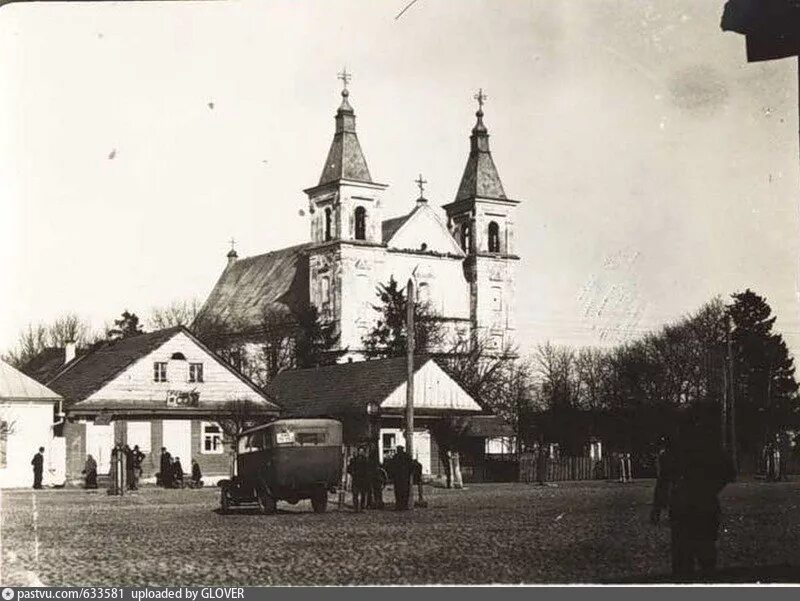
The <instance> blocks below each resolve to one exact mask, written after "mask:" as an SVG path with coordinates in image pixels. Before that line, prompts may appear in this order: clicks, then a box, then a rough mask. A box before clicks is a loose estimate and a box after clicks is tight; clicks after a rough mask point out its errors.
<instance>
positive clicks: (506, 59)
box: [0, 0, 800, 355]
mask: <svg viewBox="0 0 800 601" xmlns="http://www.w3.org/2000/svg"><path fill="white" fill-rule="evenodd" d="M406 4H407V0H384V1H381V2H374V1H369V0H364V1H350V0H346V1H345V0H316V1H312V0H292V1H288V0H287V1H270V2H267V1H265V0H241V1H218V2H142V3H138V2H132V3H131V2H124V3H116V2H101V3H74V4H60V3H43V4H38V3H33V4H22V5H20V4H11V5H6V6H4V7H2V9H0V286H1V287H2V290H1V291H0V349H6V348H9V347H10V346H12V345H13V344H14V342H15V340H16V338H17V334H18V332H19V330H20V329H21V328H23V327H25V326H26V324H28V323H39V322H45V321H49V320H52V319H53V318H55V317H57V316H58V315H61V314H63V313H66V312H74V313H77V314H78V315H80V316H81V317H83V318H85V319H87V320H90V321H91V322H92V323H93V324H94V326H95V327H98V328H100V327H102V325H103V324H104V323H108V322H110V321H111V320H112V319H114V318H115V317H117V316H118V315H119V314H120V313H121V312H122V311H123V310H124V309H127V310H130V311H135V312H136V313H138V314H139V315H140V316H141V317H146V316H147V315H148V314H149V312H150V311H151V310H152V308H153V307H156V306H164V305H167V304H169V303H170V302H172V301H175V300H182V299H192V298H196V299H199V300H200V301H202V300H204V299H205V298H206V296H207V294H208V293H209V292H210V290H211V288H212V287H213V285H214V283H215V282H216V280H217V278H218V277H219V275H220V273H221V271H222V269H223V268H224V265H225V260H226V259H225V254H226V253H227V252H228V250H229V248H230V247H229V245H228V240H229V239H230V238H231V237H233V238H235V239H236V240H237V251H238V252H239V256H248V255H253V254H260V253H262V252H266V251H268V250H270V249H274V248H280V247H283V246H288V245H291V244H294V243H299V242H304V241H306V240H307V239H308V236H309V228H308V215H307V199H306V196H305V195H304V194H303V192H302V190H303V189H304V188H307V187H310V186H313V185H314V184H316V183H317V181H318V178H319V174H320V172H321V170H322V165H323V161H324V160H325V156H326V153H327V150H328V147H329V145H330V141H331V137H332V135H333V115H334V113H335V110H336V107H337V106H338V103H339V100H340V96H339V91H340V84H341V82H339V81H338V80H337V77H336V76H337V73H339V72H340V71H341V70H342V67H343V66H344V65H346V66H347V69H348V71H350V72H352V74H353V79H352V81H351V83H350V90H351V93H350V102H351V104H352V105H353V107H354V109H355V111H356V115H357V127H358V132H359V139H360V141H361V145H362V148H363V150H364V153H365V156H366V159H367V163H368V165H369V168H370V171H371V173H372V176H373V179H375V180H376V181H379V182H382V183H386V184H389V186H390V187H389V189H388V190H387V193H386V197H385V198H386V201H385V217H387V218H388V217H392V216H396V215H399V214H403V213H406V212H408V211H409V210H410V209H411V208H412V207H413V203H414V199H415V198H416V192H417V189H416V185H415V183H414V180H415V179H416V178H417V176H418V174H420V173H422V174H424V177H425V179H427V180H428V185H427V187H426V193H425V194H426V197H427V198H428V199H429V200H430V201H431V203H433V204H436V205H441V204H445V203H447V202H450V201H451V200H452V199H453V198H454V196H455V193H456V190H457V187H458V182H459V180H460V177H461V173H462V171H463V168H464V163H465V161H466V157H467V153H468V150H469V141H468V137H469V132H470V129H471V128H472V126H473V124H474V120H475V117H474V112H475V110H476V106H475V101H474V99H473V95H474V94H475V92H476V91H477V89H478V88H479V87H481V88H483V90H484V91H485V92H486V94H487V96H488V100H487V101H486V105H485V107H484V111H485V115H486V116H485V123H486V125H487V127H488V128H489V132H490V134H491V146H492V151H493V155H494V160H495V163H496V165H497V168H498V171H499V173H500V176H501V178H502V181H503V184H504V187H505V190H506V193H507V194H508V196H509V197H511V198H514V199H517V200H519V201H520V205H519V209H518V211H519V214H518V216H517V220H516V240H517V247H518V252H519V254H520V255H521V257H522V260H521V264H520V270H519V281H518V283H517V306H518V316H517V317H518V322H519V331H518V339H519V340H518V342H519V344H520V346H521V347H522V349H523V350H525V349H529V348H532V347H533V346H535V345H536V344H537V343H540V342H544V341H546V340H550V341H552V342H554V343H558V344H570V345H576V346H583V345H609V344H614V343H618V342H621V341H624V340H629V339H631V338H632V337H636V336H639V335H641V334H643V333H645V332H647V331H650V330H653V329H656V328H658V327H659V326H661V325H663V324H665V323H670V322H673V321H675V320H677V319H679V318H681V317H682V316H684V315H686V314H688V313H691V312H692V311H694V310H696V309H697V308H698V307H699V306H701V305H702V304H703V303H705V302H706V301H708V300H709V299H711V298H712V297H714V296H715V295H722V296H723V297H727V296H728V295H729V294H731V293H732V292H735V291H740V290H744V289H745V288H748V287H749V288H752V289H753V290H755V291H757V292H758V293H760V294H762V295H764V296H766V297H767V300H768V301H769V302H770V304H771V305H772V307H773V309H774V311H775V313H776V314H777V315H778V321H777V324H776V328H777V329H778V330H779V331H781V332H782V333H783V334H784V336H785V337H786V339H787V342H788V343H789V346H790V349H791V350H792V352H793V353H794V354H795V355H796V354H797V351H798V350H799V349H800V313H799V310H800V303H799V301H798V298H799V296H798V279H797V275H798V258H800V253H799V252H798V251H799V250H800V248H799V246H800V240H799V239H798V221H799V220H798V210H797V207H798V186H799V185H800V170H799V169H798V165H799V164H800V163H799V162H798V157H799V154H798V136H797V131H798V116H797V114H798V97H797V86H798V82H797V62H796V61H795V60H794V59H785V60H781V61H772V62H766V63H754V64H748V63H747V62H746V58H745V50H744V39H743V38H742V37H741V36H739V35H736V34H733V33H723V32H722V31H720V28H719V20H720V15H721V11H722V5H723V4H724V3H723V2H722V0H672V1H670V2H668V3H666V2H663V1H659V0H626V1H623V0H585V1H581V2H576V1H574V0H502V1H501V0H493V1H489V0H459V2H452V1H448V0H418V2H416V3H415V4H414V5H413V6H411V7H410V8H409V9H408V10H407V11H406V12H405V13H404V14H403V15H402V17H400V18H399V19H395V16H396V15H397V14H398V13H399V12H400V10H402V8H403V7H404V6H405V5H406Z"/></svg>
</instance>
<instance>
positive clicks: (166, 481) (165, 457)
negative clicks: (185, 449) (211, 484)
mask: <svg viewBox="0 0 800 601" xmlns="http://www.w3.org/2000/svg"><path fill="white" fill-rule="evenodd" d="M159 468H160V470H159V472H158V474H157V475H156V484H159V485H160V486H163V487H164V488H184V487H185V486H188V487H189V488H201V487H202V486H203V474H202V472H201V471H200V464H199V463H197V460H196V459H192V471H191V477H190V479H189V482H188V483H187V482H186V481H185V479H184V475H185V474H184V472H183V465H182V464H181V458H180V457H173V456H172V455H171V454H170V452H169V451H168V450H167V448H166V447H161V459H160V465H159Z"/></svg>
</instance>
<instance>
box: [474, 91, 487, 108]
mask: <svg viewBox="0 0 800 601" xmlns="http://www.w3.org/2000/svg"><path fill="white" fill-rule="evenodd" d="M473 98H474V99H475V100H477V101H478V108H479V109H480V110H483V102H484V101H485V100H486V99H487V98H488V96H487V95H486V94H484V93H483V88H478V93H477V94H475V96H473Z"/></svg>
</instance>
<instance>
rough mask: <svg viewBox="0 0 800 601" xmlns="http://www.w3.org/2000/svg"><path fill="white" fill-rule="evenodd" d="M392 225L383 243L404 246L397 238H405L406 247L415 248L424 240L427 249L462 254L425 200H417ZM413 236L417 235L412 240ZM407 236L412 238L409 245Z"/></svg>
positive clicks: (454, 240) (397, 246) (448, 231)
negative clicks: (389, 233) (411, 207)
mask: <svg viewBox="0 0 800 601" xmlns="http://www.w3.org/2000/svg"><path fill="white" fill-rule="evenodd" d="M421 219H424V220H427V223H425V222H421V221H420V220H421ZM384 223H386V222H384ZM392 226H393V227H392V229H393V230H394V231H392V232H391V235H390V236H389V237H388V238H384V243H385V244H387V245H388V246H391V247H395V248H404V243H402V242H399V240H400V238H405V240H406V243H405V247H406V248H413V249H414V250H416V249H417V247H418V245H419V243H421V242H424V243H425V245H426V248H428V249H429V250H438V251H439V252H446V253H450V254H454V255H459V256H462V257H463V256H464V251H463V249H462V248H461V246H460V245H459V243H458V242H456V239H455V238H453V234H451V233H450V230H449V229H447V226H446V225H445V223H444V222H443V221H442V219H441V217H439V215H437V214H436V211H435V210H434V209H433V208H431V206H430V205H429V204H428V201H427V200H424V199H423V200H421V201H417V204H416V206H415V207H414V208H413V209H412V211H411V212H410V213H409V214H408V215H405V216H404V217H401V218H399V219H397V220H396V223H394V224H392ZM431 226H432V227H431ZM407 228H409V229H411V232H410V234H409V233H408V232H406V229H407ZM386 229H387V228H384V233H386ZM415 236H416V237H417V239H416V240H414V237H415ZM409 237H410V238H411V239H412V240H413V242H412V243H411V244H410V245H409V244H408V242H409Z"/></svg>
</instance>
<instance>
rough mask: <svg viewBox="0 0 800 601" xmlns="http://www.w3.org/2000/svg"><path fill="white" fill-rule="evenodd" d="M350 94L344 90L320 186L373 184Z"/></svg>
mask: <svg viewBox="0 0 800 601" xmlns="http://www.w3.org/2000/svg"><path fill="white" fill-rule="evenodd" d="M348 94H349V92H348V91H347V90H346V89H345V90H342V104H341V105H340V106H339V110H337V111H336V131H335V133H334V134H333V142H331V148H330V150H329V151H328V158H327V159H326V161H325V165H324V166H323V168H322V175H320V178H319V185H320V186H322V185H323V184H327V183H330V182H335V181H337V180H340V179H348V180H352V181H358V182H368V183H372V177H371V176H370V174H369V168H368V167H367V161H366V160H365V159H364V153H363V152H362V151H361V144H360V143H359V141H358V136H357V135H356V115H355V112H354V111H353V107H351V106H350V103H349V102H348V101H347V96H348Z"/></svg>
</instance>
